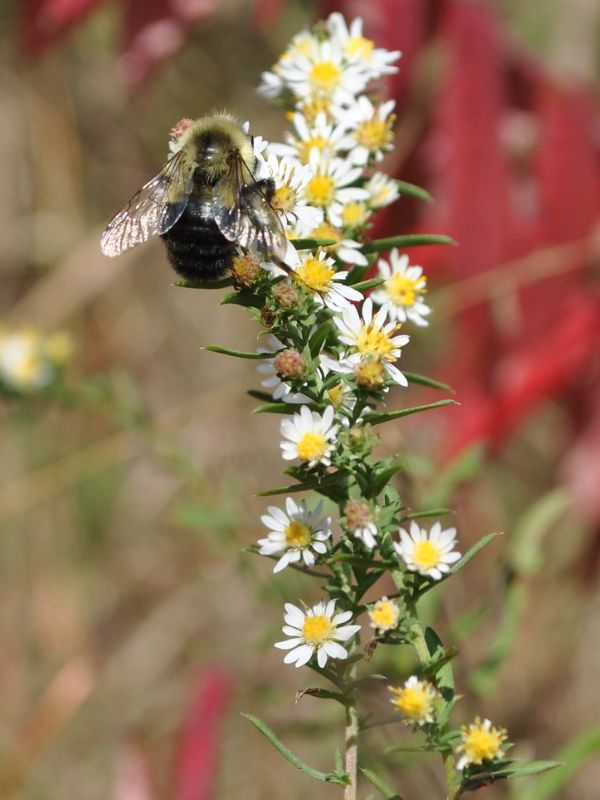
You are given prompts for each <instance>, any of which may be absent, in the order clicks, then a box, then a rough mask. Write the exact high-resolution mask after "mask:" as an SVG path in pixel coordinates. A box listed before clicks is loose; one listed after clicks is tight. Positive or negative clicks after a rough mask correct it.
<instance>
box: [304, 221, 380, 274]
mask: <svg viewBox="0 0 600 800" xmlns="http://www.w3.org/2000/svg"><path fill="white" fill-rule="evenodd" d="M334 207H335V206H334ZM295 233H296V235H297V236H299V237H301V238H304V237H308V238H311V239H331V240H333V241H334V242H335V244H330V245H327V247H326V248H325V250H326V251H327V252H328V253H335V255H336V256H337V258H338V259H339V260H340V261H343V262H344V263H345V264H353V265H357V266H360V267H364V266H366V265H367V264H368V263H369V260H368V258H367V257H366V256H365V254H364V253H363V252H362V251H361V248H362V244H361V242H357V241H355V240H354V239H350V238H342V233H341V231H340V230H339V229H338V228H334V227H333V225H330V224H329V223H328V222H322V223H321V224H320V225H319V226H318V227H316V228H312V229H303V228H297V229H296V232H295Z"/></svg>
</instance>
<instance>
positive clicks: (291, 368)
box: [273, 349, 306, 378]
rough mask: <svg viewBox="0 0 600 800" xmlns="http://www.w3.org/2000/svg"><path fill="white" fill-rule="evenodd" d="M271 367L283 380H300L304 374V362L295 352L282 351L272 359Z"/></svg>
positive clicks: (299, 354) (300, 355)
mask: <svg viewBox="0 0 600 800" xmlns="http://www.w3.org/2000/svg"><path fill="white" fill-rule="evenodd" d="M273 366H274V367H275V369H276V370H277V372H278V373H279V374H280V375H283V377H284V378H301V377H302V376H303V375H304V373H305V372H306V361H305V360H304V358H303V356H302V354H301V353H299V352H298V351H297V350H290V349H286V350H282V351H281V352H280V353H278V354H277V355H276V356H275V358H274V359H273Z"/></svg>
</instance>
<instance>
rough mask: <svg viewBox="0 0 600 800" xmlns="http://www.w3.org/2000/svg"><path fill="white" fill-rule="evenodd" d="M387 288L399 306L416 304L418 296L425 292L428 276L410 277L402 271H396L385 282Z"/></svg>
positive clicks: (392, 299)
mask: <svg viewBox="0 0 600 800" xmlns="http://www.w3.org/2000/svg"><path fill="white" fill-rule="evenodd" d="M384 285H385V290H386V292H387V294H388V295H389V297H390V299H391V301H392V302H393V303H395V304H396V305H397V306H414V304H415V302H416V300H417V298H418V297H420V296H421V295H423V294H424V293H425V289H426V286H427V278H426V277H425V276H424V275H421V277H419V278H416V279H415V278H408V277H407V276H406V275H402V274H401V273H400V272H397V273H395V274H394V275H392V277H391V278H390V279H389V280H387V281H386V282H385V284H384Z"/></svg>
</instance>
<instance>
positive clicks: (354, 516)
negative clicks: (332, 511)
mask: <svg viewBox="0 0 600 800" xmlns="http://www.w3.org/2000/svg"><path fill="white" fill-rule="evenodd" d="M344 514H345V516H346V528H347V529H348V530H349V531H350V532H351V533H352V535H353V536H354V537H355V538H356V539H359V540H360V541H361V542H362V543H363V544H364V545H365V547H367V548H368V549H369V550H372V549H373V548H374V547H377V538H376V537H377V525H376V523H375V520H374V518H373V509H372V508H371V506H370V505H369V503H367V502H366V500H348V502H347V503H346V505H345V507H344Z"/></svg>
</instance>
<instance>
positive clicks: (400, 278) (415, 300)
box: [371, 247, 431, 326]
mask: <svg viewBox="0 0 600 800" xmlns="http://www.w3.org/2000/svg"><path fill="white" fill-rule="evenodd" d="M377 269H378V272H379V275H380V276H381V277H382V278H383V279H384V282H383V284H382V285H381V286H380V287H378V288H377V289H376V290H375V291H374V292H372V294H371V298H372V299H373V302H374V303H377V305H379V306H381V307H382V308H385V309H386V311H387V313H388V316H389V317H390V318H391V319H396V320H398V322H406V320H407V319H408V320H410V321H411V322H414V323H415V324H416V325H420V326H424V325H428V324H429V323H428V321H427V320H426V319H425V317H427V316H428V314H430V313H431V309H430V308H429V306H428V305H426V304H425V303H424V301H423V297H424V295H425V292H426V291H427V278H426V277H425V276H424V275H423V268H422V267H418V266H410V263H409V259H408V256H407V255H400V254H399V252H398V250H397V248H395V247H394V248H393V250H392V251H391V252H390V261H389V262H388V261H386V260H385V259H380V260H379V261H378V263H377Z"/></svg>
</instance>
